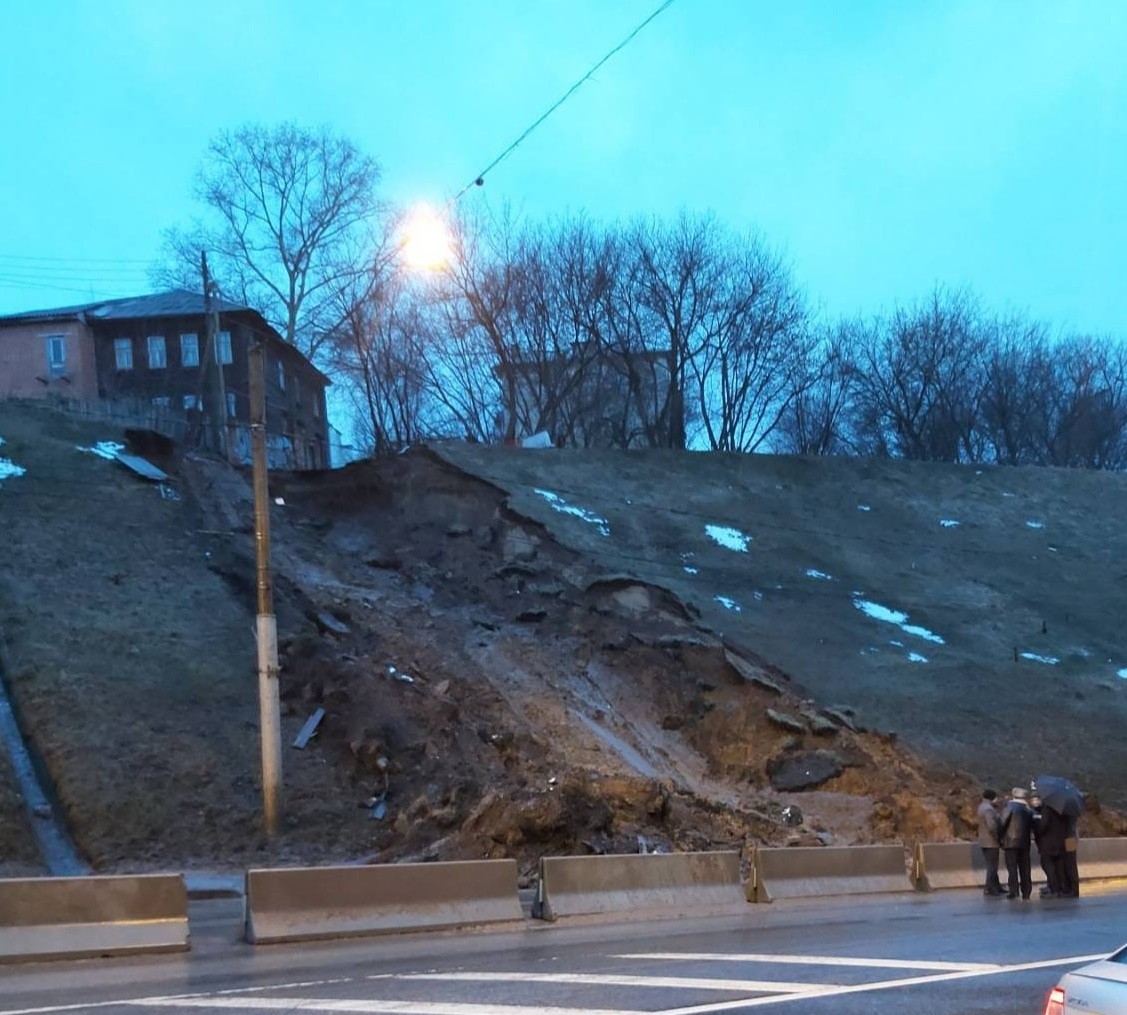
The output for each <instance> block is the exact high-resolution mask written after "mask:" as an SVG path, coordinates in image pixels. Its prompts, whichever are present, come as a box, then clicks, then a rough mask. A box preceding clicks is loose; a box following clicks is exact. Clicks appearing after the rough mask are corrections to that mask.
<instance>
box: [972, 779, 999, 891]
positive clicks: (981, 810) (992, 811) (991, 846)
mask: <svg viewBox="0 0 1127 1015" xmlns="http://www.w3.org/2000/svg"><path fill="white" fill-rule="evenodd" d="M997 799H998V794H997V793H996V792H995V791H994V790H992V789H988V790H985V791H984V792H983V794H982V803H980V804H979V805H978V844H979V846H981V847H982V857H983V859H984V860H985V861H986V887H985V888H983V890H982V894H983V895H985V896H987V897H989V898H999V897H1001V896H1003V895H1005V894H1006V893H1005V892H1004V891H1003V890H1002V883H1001V882H1000V881H999V880H998V854H999V852H1000V850H1001V848H1002V840H1001V838H1000V834H999V833H1000V832H1001V827H1002V819H1001V817H1000V816H999V814H998V808H997V805H996V804H995V803H994V801H995V800H997Z"/></svg>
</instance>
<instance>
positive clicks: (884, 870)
mask: <svg viewBox="0 0 1127 1015" xmlns="http://www.w3.org/2000/svg"><path fill="white" fill-rule="evenodd" d="M906 860H907V854H906V853H905V851H904V847H903V846H796V847H790V848H783V849H763V848H761V849H758V850H756V852H755V866H754V873H753V877H752V878H751V879H750V880H749V881H748V885H747V897H748V901H750V902H772V901H774V900H775V899H801V898H812V897H815V896H819V895H866V894H869V893H875V892H908V891H911V890H912V883H911V881H910V880H909V878H908V867H907V864H906V862H905V861H906Z"/></svg>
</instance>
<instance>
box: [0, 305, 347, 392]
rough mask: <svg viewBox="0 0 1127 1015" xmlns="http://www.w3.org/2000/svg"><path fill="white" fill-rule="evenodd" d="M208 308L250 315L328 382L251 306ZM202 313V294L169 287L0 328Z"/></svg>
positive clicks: (11, 318)
mask: <svg viewBox="0 0 1127 1015" xmlns="http://www.w3.org/2000/svg"><path fill="white" fill-rule="evenodd" d="M212 309H213V310H215V311H217V312H218V313H221V314H234V313H246V314H254V316H255V317H257V318H258V319H259V321H261V322H262V327H261V328H257V329H255V330H256V331H258V332H259V333H260V334H262V335H264V336H265V337H267V338H269V339H271V340H272V341H274V342H276V343H278V344H279V345H280V346H281V347H283V348H285V349H287V350H289V351H290V353H292V355H294V356H297V357H298V358H300V359H302V360H304V361H305V362H306V363H307V364H308V365H309V366H310V368H312V369H313V370H314V371H316V372H317V373H318V374H320V376H321V378H322V379H323V380H324V381H325V383H326V384H331V383H332V381H331V380H330V379H329V378H328V377H326V376H325V374H324V373H323V372H322V371H321V370H319V369H318V368H317V367H316V366H315V365H314V364H313V363H311V362H310V361H309V358H308V357H307V356H305V355H304V354H303V353H302V352H301V350H300V349H297V348H296V347H294V346H292V345H290V344H289V343H288V342H287V341H286V340H285V339H284V338H282V336H281V335H279V334H278V333H277V331H275V329H274V328H272V327H271V326H270V324H269V323H268V322H267V321H266V319H265V318H264V317H263V316H262V315H261V314H260V313H259V312H258V311H257V310H255V309H254V308H253V307H248V306H245V305H244V304H241V303H231V302H230V301H229V300H224V299H220V298H218V297H216V298H215V299H213V300H212ZM204 312H205V307H204V298H203V293H196V292H192V291H191V290H189V289H169V290H167V291H166V292H160V293H148V294H147V295H144V296H126V297H123V298H120V299H115V300H98V301H96V302H94V303H78V304H75V305H74V306H69V307H48V308H47V309H45V310H25V311H24V312H22V313H19V314H3V315H0V328H2V327H4V326H5V325H11V324H24V323H31V322H35V321H72V320H73V321H88V322H91V323H96V322H98V321H128V320H144V319H149V318H153V317H193V316H196V315H201V316H202V315H203V314H204Z"/></svg>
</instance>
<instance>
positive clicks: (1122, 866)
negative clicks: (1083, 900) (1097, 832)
mask: <svg viewBox="0 0 1127 1015" xmlns="http://www.w3.org/2000/svg"><path fill="white" fill-rule="evenodd" d="M1076 863H1077V866H1078V867H1079V869H1080V880H1081V881H1093V880H1098V879H1101V878H1127V839H1081V840H1080V842H1079V843H1078V844H1077V848H1076Z"/></svg>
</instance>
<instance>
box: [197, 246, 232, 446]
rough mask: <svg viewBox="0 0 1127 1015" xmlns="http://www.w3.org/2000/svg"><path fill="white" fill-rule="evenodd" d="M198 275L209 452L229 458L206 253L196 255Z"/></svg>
mask: <svg viewBox="0 0 1127 1015" xmlns="http://www.w3.org/2000/svg"><path fill="white" fill-rule="evenodd" d="M200 274H201V275H202V276H203V310H204V313H203V318H204V349H205V350H206V354H205V359H204V370H205V371H206V370H209V369H213V370H214V373H213V374H212V377H213V383H212V384H210V385H208V384H204V385H203V389H204V391H205V392H206V395H205V396H204V412H205V413H207V414H208V415H209V416H210V418H211V426H212V430H213V431H214V433H215V445H214V447H213V448H212V450H213V451H215V452H217V453H218V454H221V455H223V457H224V458H229V457H230V456H229V454H228V447H227V378H226V371H225V370H224V369H223V363H222V362H221V360H220V358H219V349H218V348H217V347H216V342H217V341H218V331H219V329H218V327H217V324H218V317H219V315H218V313H217V312H216V310H215V304H214V302H213V300H212V281H211V273H210V272H209V271H208V270H207V251H206V250H201V251H200Z"/></svg>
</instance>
